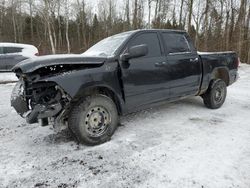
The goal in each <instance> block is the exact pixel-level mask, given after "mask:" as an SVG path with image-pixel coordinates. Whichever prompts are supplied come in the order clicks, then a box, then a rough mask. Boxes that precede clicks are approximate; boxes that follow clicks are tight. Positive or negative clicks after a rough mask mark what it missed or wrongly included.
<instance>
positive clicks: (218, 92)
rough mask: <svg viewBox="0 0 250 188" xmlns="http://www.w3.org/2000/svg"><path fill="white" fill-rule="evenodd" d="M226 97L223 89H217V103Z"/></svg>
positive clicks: (215, 96) (215, 97)
mask: <svg viewBox="0 0 250 188" xmlns="http://www.w3.org/2000/svg"><path fill="white" fill-rule="evenodd" d="M223 96H224V90H223V88H221V87H218V88H216V90H215V95H214V99H215V101H216V102H217V103H219V102H221V100H222V99H223Z"/></svg>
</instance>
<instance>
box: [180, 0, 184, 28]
mask: <svg viewBox="0 0 250 188" xmlns="http://www.w3.org/2000/svg"><path fill="white" fill-rule="evenodd" d="M183 3H184V0H181V9H180V17H179V27H180V28H183V26H182V12H183V10H182V9H183Z"/></svg>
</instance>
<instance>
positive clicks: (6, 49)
mask: <svg viewBox="0 0 250 188" xmlns="http://www.w3.org/2000/svg"><path fill="white" fill-rule="evenodd" d="M18 52H22V48H17V47H4V48H3V53H4V54H10V53H18Z"/></svg>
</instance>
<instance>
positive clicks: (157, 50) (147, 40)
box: [129, 33, 161, 57]
mask: <svg viewBox="0 0 250 188" xmlns="http://www.w3.org/2000/svg"><path fill="white" fill-rule="evenodd" d="M141 44H146V45H147V46H148V55H147V56H146V57H156V56H161V47H160V44H159V40H158V36H157V33H143V34H140V35H138V36H136V37H135V38H133V39H132V41H131V42H130V43H129V47H132V46H136V45H141Z"/></svg>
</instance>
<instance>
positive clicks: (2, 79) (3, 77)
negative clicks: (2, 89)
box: [0, 72, 18, 84]
mask: <svg viewBox="0 0 250 188" xmlns="http://www.w3.org/2000/svg"><path fill="white" fill-rule="evenodd" d="M17 80H18V79H17V77H16V75H15V74H14V73H12V72H0V84H3V83H9V82H16V81H17Z"/></svg>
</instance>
